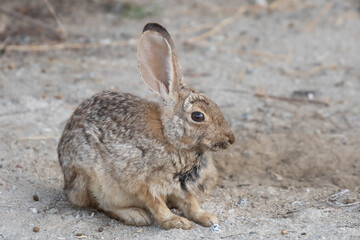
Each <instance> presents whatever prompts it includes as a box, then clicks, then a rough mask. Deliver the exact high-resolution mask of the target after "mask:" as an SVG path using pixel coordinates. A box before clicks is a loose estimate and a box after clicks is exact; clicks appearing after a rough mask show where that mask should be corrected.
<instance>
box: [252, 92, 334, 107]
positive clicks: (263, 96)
mask: <svg viewBox="0 0 360 240" xmlns="http://www.w3.org/2000/svg"><path fill="white" fill-rule="evenodd" d="M255 96H256V97H259V98H270V99H275V100H280V101H285V102H300V103H312V104H317V105H323V106H325V107H328V106H329V103H328V102H326V101H318V100H308V99H301V98H289V97H282V96H273V95H268V94H265V93H255Z"/></svg>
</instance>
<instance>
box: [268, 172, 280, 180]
mask: <svg viewBox="0 0 360 240" xmlns="http://www.w3.org/2000/svg"><path fill="white" fill-rule="evenodd" d="M269 175H270V178H271V179H273V180H275V181H282V180H283V177H282V176H281V175H280V174H277V173H275V172H272V171H269Z"/></svg>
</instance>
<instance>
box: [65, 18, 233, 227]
mask: <svg viewBox="0 0 360 240" xmlns="http://www.w3.org/2000/svg"><path fill="white" fill-rule="evenodd" d="M138 60H139V68H140V72H141V76H142V78H143V79H144V81H145V83H146V84H147V85H148V86H149V87H150V88H151V89H152V90H153V91H154V92H155V93H157V94H158V95H159V96H160V97H161V98H162V100H163V104H161V105H159V104H157V103H154V102H149V101H147V100H145V99H142V98H140V97H137V96H134V95H132V94H129V93H122V92H118V91H105V92H102V93H99V94H96V95H94V96H93V97H91V98H89V99H87V100H85V101H84V102H83V103H82V104H81V105H80V106H79V107H77V109H76V110H75V112H74V113H73V115H72V116H71V118H70V119H69V120H68V122H67V124H66V126H65V129H64V132H63V134H62V137H61V139H60V142H59V146H58V156H59V162H60V165H61V167H62V169H63V172H64V179H65V187H64V189H65V193H66V195H67V197H68V199H69V201H70V202H71V203H72V204H74V205H76V206H80V207H96V208H97V209H99V210H102V211H104V212H105V213H107V214H108V215H109V216H111V217H114V218H117V219H119V220H120V221H122V222H123V223H125V224H129V225H136V226H144V225H150V224H151V218H150V217H149V212H150V213H151V214H152V215H153V216H154V218H155V220H156V221H157V222H158V223H159V224H160V226H161V227H163V228H166V229H169V228H183V229H189V228H191V227H192V223H191V221H189V220H188V219H190V220H192V221H194V222H196V223H199V224H201V225H203V226H211V225H212V224H215V223H217V222H218V220H217V217H216V216H215V215H213V214H210V213H207V212H204V211H203V210H202V209H201V208H200V207H199V204H198V202H197V199H196V196H198V195H199V194H201V193H203V192H206V191H207V190H209V189H210V188H212V187H213V186H214V185H215V182H216V178H217V173H216V169H215V167H214V165H213V163H212V160H211V158H210V152H211V151H217V150H219V149H225V148H227V147H228V146H229V145H230V144H232V143H233V142H234V140H235V139H234V135H233V133H232V132H231V130H230V129H229V127H228V126H227V124H226V122H225V120H224V117H223V114H222V113H221V111H220V109H219V108H218V106H217V105H216V104H215V103H214V102H212V101H211V100H210V99H208V98H207V97H206V96H204V95H203V94H201V93H198V92H196V91H194V90H192V89H190V88H188V87H187V86H185V85H184V82H183V76H182V74H181V69H180V65H179V62H178V58H177V54H176V52H175V47H174V43H173V41H172V39H171V37H170V35H169V33H168V32H167V31H166V29H165V28H163V27H162V26H160V25H159V24H156V23H149V24H147V25H146V26H145V27H144V30H143V33H142V36H141V39H140V43H139V49H138ZM170 207H175V208H178V209H180V210H181V211H182V212H183V213H184V215H185V217H186V218H184V217H181V216H178V215H176V214H174V213H173V212H171V211H170V209H169V208H170Z"/></svg>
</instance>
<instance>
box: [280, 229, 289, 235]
mask: <svg viewBox="0 0 360 240" xmlns="http://www.w3.org/2000/svg"><path fill="white" fill-rule="evenodd" d="M288 233H289V232H288V231H286V230H284V229H283V230H281V234H282V235H286V234H288Z"/></svg>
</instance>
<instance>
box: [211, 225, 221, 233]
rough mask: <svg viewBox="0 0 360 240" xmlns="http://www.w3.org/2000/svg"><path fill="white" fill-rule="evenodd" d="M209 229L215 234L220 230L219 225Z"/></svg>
mask: <svg viewBox="0 0 360 240" xmlns="http://www.w3.org/2000/svg"><path fill="white" fill-rule="evenodd" d="M210 229H211V231H212V232H216V233H220V232H221V229H220V227H219V225H217V224H214V225H212V226H211V228H210Z"/></svg>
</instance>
